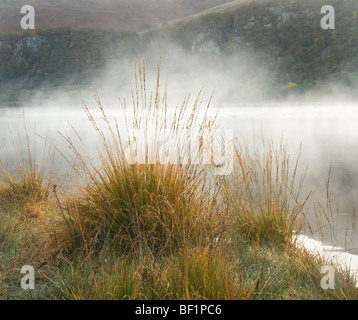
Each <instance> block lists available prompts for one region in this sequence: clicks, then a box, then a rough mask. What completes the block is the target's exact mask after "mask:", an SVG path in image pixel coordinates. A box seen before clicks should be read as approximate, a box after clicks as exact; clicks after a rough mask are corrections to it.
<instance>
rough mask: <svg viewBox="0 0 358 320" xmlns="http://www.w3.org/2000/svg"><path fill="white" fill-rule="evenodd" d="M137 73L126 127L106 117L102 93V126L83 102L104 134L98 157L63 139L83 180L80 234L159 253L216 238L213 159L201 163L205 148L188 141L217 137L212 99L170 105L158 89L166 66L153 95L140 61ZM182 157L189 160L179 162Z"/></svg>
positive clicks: (100, 137)
mask: <svg viewBox="0 0 358 320" xmlns="http://www.w3.org/2000/svg"><path fill="white" fill-rule="evenodd" d="M134 76H135V82H134V85H133V87H132V106H131V108H128V106H127V103H126V101H125V100H123V101H122V100H121V105H122V120H123V121H122V122H124V123H125V128H126V130H125V132H121V130H120V127H121V125H120V123H119V121H118V120H117V119H114V120H113V119H110V118H109V117H108V116H107V115H106V113H105V111H104V109H103V107H102V104H101V101H100V98H99V96H98V94H97V93H96V92H95V93H94V97H95V99H96V101H97V104H98V107H99V109H100V111H101V114H102V118H103V123H99V121H98V120H96V119H95V118H94V116H93V115H92V114H91V111H90V110H89V109H88V108H87V106H86V105H85V104H83V107H84V110H85V111H86V113H87V115H88V117H89V119H90V121H91V123H92V125H93V127H94V129H95V131H96V133H97V135H98V140H99V145H100V149H99V161H97V162H95V160H93V158H89V159H87V158H85V157H84V156H83V153H82V152H81V150H82V149H83V148H82V147H83V146H82V147H79V146H77V145H76V144H75V143H74V142H73V141H72V140H71V139H70V138H69V137H66V136H63V138H64V139H65V141H66V143H67V144H68V146H69V148H70V149H71V150H72V151H73V153H74V155H75V158H76V161H75V163H74V165H73V166H74V169H75V170H76V171H77V172H78V173H80V174H81V175H82V176H83V177H84V181H85V182H84V183H80V184H79V186H78V196H77V198H76V199H75V200H74V202H75V208H76V209H75V212H76V217H77V219H78V221H79V224H80V228H81V230H82V234H83V235H84V237H85V238H86V239H98V240H99V241H100V242H102V243H103V241H105V240H110V241H112V242H115V243H120V244H121V245H122V247H125V248H127V249H140V250H143V248H149V249H150V250H153V251H155V252H158V251H161V252H170V251H173V250H177V249H178V248H181V247H185V246H187V245H194V244H204V243H206V242H207V241H212V239H213V238H214V234H213V233H214V232H220V230H219V229H220V228H218V225H219V224H221V222H220V221H219V220H218V218H217V210H218V206H217V205H216V202H215V198H216V194H217V192H218V191H217V190H215V189H213V188H212V184H211V183H210V182H209V183H208V180H207V177H208V172H209V171H210V168H211V166H210V164H200V157H202V153H203V148H205V146H203V145H201V144H200V142H198V144H197V145H195V143H194V144H193V143H192V141H191V140H190V137H192V136H196V135H199V136H205V137H206V138H207V139H209V141H210V139H214V138H215V135H216V134H217V131H218V126H215V118H214V119H209V117H208V109H209V105H210V101H209V103H208V105H206V106H203V104H202V101H203V95H202V93H201V92H200V93H199V95H198V96H197V98H196V99H195V100H194V102H193V105H192V106H191V107H189V102H190V97H186V98H185V99H184V101H183V103H182V104H181V105H179V106H178V107H176V108H175V109H174V108H173V109H169V108H168V103H167V93H166V85H164V88H163V90H161V88H160V63H159V67H158V75H157V82H156V83H157V85H156V89H155V92H153V93H150V94H149V93H147V89H146V78H145V63H144V61H142V60H141V59H138V60H137V62H136V67H135V75H134ZM125 136H127V139H125ZM169 142H170V146H171V148H170V150H168V157H169V158H170V159H169V160H168V161H167V162H166V163H163V158H162V157H163V152H162V151H161V149H160V148H161V146H162V145H163V143H169ZM173 146H175V147H173ZM176 155H179V157H180V156H184V158H185V157H187V158H186V159H180V158H175V159H176V160H175V159H174V157H175V156H176ZM173 159H174V160H173Z"/></svg>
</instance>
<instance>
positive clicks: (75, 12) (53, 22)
mask: <svg viewBox="0 0 358 320" xmlns="http://www.w3.org/2000/svg"><path fill="white" fill-rule="evenodd" d="M226 2H228V1H225V0H175V1H173V0H28V1H22V0H1V1H0V33H1V32H2V33H8V32H21V31H22V30H21V28H20V20H21V17H22V15H21V14H20V8H21V7H22V6H23V5H25V4H26V5H32V6H33V7H34V8H35V10H36V28H37V29H48V28H58V27H71V28H75V29H79V28H82V27H86V28H100V29H114V30H130V31H141V30H145V29H148V28H150V27H157V26H159V25H161V24H162V23H164V22H167V21H170V20H173V19H181V18H183V17H186V16H189V15H192V14H195V13H198V12H201V11H203V10H206V9H208V8H211V7H214V6H217V5H220V4H223V3H226Z"/></svg>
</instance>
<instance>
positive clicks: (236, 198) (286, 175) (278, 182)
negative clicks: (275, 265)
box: [225, 140, 310, 247]
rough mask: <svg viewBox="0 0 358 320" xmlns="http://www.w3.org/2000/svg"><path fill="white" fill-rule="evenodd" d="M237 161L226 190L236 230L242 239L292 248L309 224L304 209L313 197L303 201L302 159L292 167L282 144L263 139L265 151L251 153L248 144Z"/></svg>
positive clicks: (239, 147) (239, 151) (238, 151)
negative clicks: (297, 237)
mask: <svg viewBox="0 0 358 320" xmlns="http://www.w3.org/2000/svg"><path fill="white" fill-rule="evenodd" d="M234 160H235V162H234V163H235V167H234V172H233V175H232V178H231V179H230V180H229V182H228V183H227V184H226V185H227V188H226V189H225V190H226V199H227V201H228V205H229V211H230V212H231V213H232V214H233V215H234V217H233V219H234V221H235V223H234V228H236V230H237V232H238V233H239V235H240V236H241V238H242V240H244V241H251V242H253V243H257V244H260V245H264V244H271V245H274V246H278V247H280V246H283V247H285V246H287V245H291V244H292V242H293V240H294V234H295V233H296V232H300V230H301V227H302V225H303V223H304V221H305V215H304V206H305V204H306V202H307V200H308V199H309V196H310V194H309V195H308V196H307V197H306V198H303V200H302V199H301V195H300V192H301V188H302V184H303V178H304V177H302V178H301V179H300V180H299V181H297V177H296V175H297V168H298V161H299V157H298V158H297V160H296V162H295V163H294V164H293V167H291V164H290V161H289V156H288V154H287V149H286V147H285V146H284V145H283V144H282V143H281V144H280V147H279V148H278V149H276V148H275V147H274V144H273V142H272V141H268V142H266V141H264V140H263V150H258V149H256V148H255V149H254V150H253V151H250V150H249V148H248V146H247V144H238V145H237V146H236V147H235V159H234ZM234 232H235V231H234Z"/></svg>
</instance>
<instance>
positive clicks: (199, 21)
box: [147, 0, 358, 88]
mask: <svg viewBox="0 0 358 320" xmlns="http://www.w3.org/2000/svg"><path fill="white" fill-rule="evenodd" d="M326 4H327V1H325V0H300V1H287V0H261V1H249V2H244V3H242V4H241V5H240V6H238V7H235V6H229V7H228V8H226V10H225V9H224V10H220V12H216V13H211V14H203V15H201V16H199V17H197V18H195V19H185V20H183V21H181V22H179V23H176V24H174V25H171V26H169V27H167V28H166V29H162V30H161V31H160V32H159V33H158V32H157V33H155V32H153V33H152V35H151V37H152V40H153V39H155V38H156V39H162V41H167V40H168V39H169V40H170V41H175V42H176V43H178V44H179V45H180V46H181V47H184V48H186V49H187V50H189V51H192V52H197V53H204V54H219V53H221V54H224V53H233V52H235V51H240V50H242V49H243V48H249V49H251V50H254V51H255V52H260V53H262V54H265V62H264V64H263V65H265V66H266V67H268V68H269V67H272V69H275V70H277V79H276V80H277V81H279V82H280V83H281V84H284V85H288V84H289V86H291V87H292V88H297V87H301V88H304V87H314V86H317V85H319V83H320V82H324V81H328V80H334V81H341V82H343V83H344V84H346V85H352V86H355V85H357V84H358V1H352V0H331V1H330V5H332V6H334V8H335V12H336V29H335V30H323V29H322V28H321V19H322V17H323V14H321V8H322V6H323V5H326ZM147 36H149V34H148V35H147Z"/></svg>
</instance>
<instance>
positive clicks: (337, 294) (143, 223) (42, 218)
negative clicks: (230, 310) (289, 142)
mask: <svg viewBox="0 0 358 320" xmlns="http://www.w3.org/2000/svg"><path fill="white" fill-rule="evenodd" d="M135 70H136V71H135V77H134V81H133V88H132V97H131V103H130V104H127V102H126V101H125V100H123V101H121V107H122V108H121V110H122V112H123V113H122V115H121V117H122V118H123V119H124V120H125V122H126V130H127V137H128V138H129V142H131V143H129V144H128V143H125V141H124V139H123V138H124V137H123V132H122V131H121V128H120V125H119V123H118V122H117V121H116V120H113V119H109V118H108V117H107V116H106V112H105V109H104V107H103V106H102V104H101V101H100V99H99V97H98V95H97V94H96V93H94V98H95V99H96V101H97V104H98V107H99V108H100V110H101V112H102V119H101V120H96V119H94V118H93V116H92V114H91V111H90V110H89V109H88V108H87V107H86V106H85V105H84V106H83V107H84V112H86V113H87V115H88V118H89V121H90V122H91V123H92V125H93V129H94V130H95V131H96V132H97V136H98V141H97V144H98V154H96V155H88V154H87V152H86V142H85V141H86V140H85V137H80V136H78V135H77V136H76V134H77V132H76V131H75V128H74V133H73V135H72V136H71V137H72V138H70V137H69V136H67V135H65V134H64V135H62V138H63V140H64V141H65V142H66V144H67V146H68V148H69V150H70V152H71V154H72V156H71V157H70V158H68V159H67V160H68V162H69V163H70V164H71V166H72V171H73V172H74V177H73V180H72V182H71V184H70V185H61V184H59V183H58V182H57V181H58V179H56V177H53V176H49V175H47V174H45V172H44V170H42V169H41V168H40V167H38V166H37V165H36V161H35V160H34V159H32V161H31V163H30V166H27V168H25V166H23V167H21V169H19V170H17V171H15V172H8V171H6V170H5V169H3V171H2V175H1V179H0V220H1V221H0V265H1V271H0V272H1V273H0V274H1V281H0V297H1V298H2V299H355V298H356V289H355V282H354V281H353V279H352V278H351V277H350V276H349V273H348V272H345V271H342V270H337V272H336V283H335V289H334V290H323V289H322V288H321V286H320V283H321V278H322V276H323V275H322V274H321V267H322V266H324V265H325V264H327V262H325V261H323V259H321V258H320V257H319V256H313V255H312V254H309V253H308V252H306V251H305V250H303V249H298V248H297V246H296V244H295V240H294V239H295V234H296V232H299V231H300V228H301V226H302V225H303V224H304V223H305V221H304V210H305V204H306V200H307V199H306V198H305V197H303V198H302V199H301V197H300V196H299V195H300V191H301V189H300V188H301V183H300V179H297V177H296V172H297V163H293V164H290V161H289V156H288V154H287V152H286V148H285V147H284V146H283V145H280V146H278V147H277V148H276V147H275V146H274V144H273V143H271V142H265V147H264V151H258V150H257V149H256V148H254V149H253V150H250V148H249V147H248V145H247V144H240V143H237V144H235V145H234V146H233V153H230V152H228V153H226V155H229V156H227V158H225V159H224V160H225V161H224V163H226V162H231V161H232V167H233V170H232V171H231V172H230V174H229V175H217V172H218V171H217V170H218V168H219V167H221V164H218V163H217V162H216V161H215V160H216V159H217V156H218V155H217V153H219V151H218V148H214V146H216V144H215V141H217V138H218V137H220V135H222V132H223V129H222V128H221V127H220V125H218V124H217V120H216V118H215V117H214V118H213V117H209V109H210V101H209V102H208V103H207V104H205V103H204V99H203V96H202V94H201V93H199V95H198V96H197V97H196V98H195V99H191V98H190V97H186V98H185V99H184V100H183V103H182V104H181V105H179V106H178V107H177V108H176V109H175V111H174V112H173V110H172V109H169V108H168V99H167V95H166V90H165V88H166V86H165V85H164V87H163V89H161V84H160V76H159V74H160V68H159V69H158V77H157V86H156V89H155V90H154V92H152V93H150V92H147V89H146V88H147V85H146V78H145V65H144V64H143V63H142V61H141V60H138V61H137V63H136V67H135ZM138 129H139V131H138ZM193 136H199V137H205V139H206V140H205V141H209V142H210V143H209V144H207V143H203V142H202V141H201V140H200V139H199V140H198V143H197V145H195V146H194V145H193V141H192V140H190V139H189V137H193ZM74 137H76V139H77V140H76V139H75V138H74ZM165 137H167V139H168V140H167V141H170V146H173V145H176V146H177V148H176V150H174V148H169V151H168V157H169V159H173V158H171V157H174V154H175V155H177V152H178V150H179V151H183V152H184V153H180V152H179V153H180V154H188V150H190V157H188V158H187V159H186V160H185V161H184V160H183V159H181V161H178V163H175V162H173V161H169V163H168V162H166V163H165V164H164V162H163V159H162V158H161V152H162V151H163V149H162V148H161V147H162V142H163V139H164V138H165ZM133 142H135V145H133V144H132V143H133ZM229 145H230V146H231V141H230V143H228V144H227V145H225V147H228V146H229ZM143 146H145V147H146V148H143ZM143 150H146V153H141V151H143ZM58 151H59V152H61V153H63V150H58ZM208 151H210V155H211V156H210V157H209V158H207V159H206V160H207V161H206V162H204V161H202V159H203V158H202V157H203V154H207V153H208ZM30 152H31V150H30ZM129 155H130V156H129ZM231 156H232V157H231ZM133 159H134V160H136V161H133ZM140 159H141V161H139V160H140ZM23 265H32V266H33V267H34V268H35V270H36V287H35V290H22V289H21V287H20V279H21V277H22V276H23V275H21V274H20V270H21V267H22V266H23Z"/></svg>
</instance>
